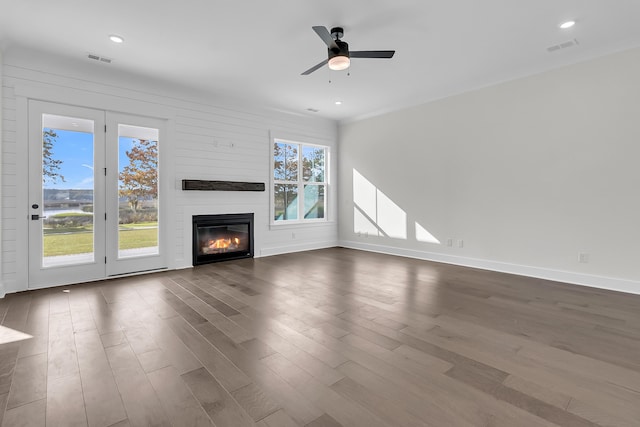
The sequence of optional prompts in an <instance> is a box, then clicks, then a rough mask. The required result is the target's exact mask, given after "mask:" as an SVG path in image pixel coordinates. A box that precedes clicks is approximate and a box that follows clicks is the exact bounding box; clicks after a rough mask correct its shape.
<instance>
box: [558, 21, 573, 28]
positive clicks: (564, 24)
mask: <svg viewBox="0 0 640 427" xmlns="http://www.w3.org/2000/svg"><path fill="white" fill-rule="evenodd" d="M574 25H576V21H566V22H563V23H562V24H560V28H562V29H563V30H566V29H567V28H571V27H573V26H574Z"/></svg>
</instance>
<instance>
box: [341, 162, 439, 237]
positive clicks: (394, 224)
mask: <svg viewBox="0 0 640 427" xmlns="http://www.w3.org/2000/svg"><path fill="white" fill-rule="evenodd" d="M353 203H354V205H355V206H354V208H353V232H354V233H357V234H364V235H366V236H383V237H391V238H394V239H402V240H407V228H408V227H407V213H406V212H405V211H404V210H403V209H402V208H401V207H400V206H398V205H397V204H396V203H394V202H393V200H391V199H390V198H389V197H388V196H387V195H386V194H384V193H383V192H382V191H380V190H379V189H378V188H377V187H376V186H375V185H373V184H372V183H371V181H369V180H368V179H367V178H365V177H364V176H363V175H362V174H361V173H360V172H358V171H357V170H356V169H353ZM415 226H416V240H417V241H418V242H425V243H436V244H440V241H439V240H438V239H436V238H435V237H434V236H433V235H432V234H431V233H429V232H428V231H427V230H426V229H425V228H424V227H423V226H421V225H420V224H418V223H417V222H416V223H415Z"/></svg>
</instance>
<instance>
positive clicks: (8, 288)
mask: <svg viewBox="0 0 640 427" xmlns="http://www.w3.org/2000/svg"><path fill="white" fill-rule="evenodd" d="M87 61H89V60H87ZM2 85H3V96H2V106H3V110H4V111H3V112H4V114H3V138H2V184H3V186H2V196H1V197H2V279H3V281H2V283H3V285H4V291H3V292H2V294H4V293H5V292H6V293H8V292H15V291H19V290H23V289H26V288H27V282H26V280H27V252H26V249H27V247H26V242H24V241H23V240H22V239H23V238H24V236H25V235H26V230H27V216H28V201H27V195H26V191H27V186H26V182H25V181H24V178H25V176H26V172H25V171H26V168H27V164H26V162H27V159H28V157H27V154H26V153H27V149H26V146H27V140H26V134H27V132H26V111H25V110H26V105H27V99H28V98H40V99H43V100H46V101H53V102H59V103H67V104H75V105H80V106H85V107H91V108H100V109H105V110H111V111H121V112H124V113H129V114H138V115H147V116H152V117H159V118H164V119H167V124H168V126H167V127H168V129H169V131H168V132H167V134H168V140H167V138H165V141H162V140H161V142H160V144H161V150H162V149H163V148H162V144H163V142H164V143H165V144H169V145H170V147H169V146H167V145H165V146H164V148H165V149H170V152H171V156H170V159H169V160H168V162H169V163H168V164H166V163H165V164H164V166H163V165H161V166H160V167H161V174H162V173H168V174H170V175H171V179H170V182H171V183H174V185H173V188H168V189H167V190H166V191H165V192H164V193H161V203H163V202H164V203H170V204H171V210H170V212H171V213H170V215H169V218H168V219H166V220H167V221H169V222H170V224H171V227H170V228H171V230H170V233H169V236H170V240H169V241H170V244H169V245H170V246H171V248H170V257H169V268H184V267H189V266H191V243H190V242H191V216H192V215H200V214H219V213H243V212H254V213H255V248H256V251H255V252H256V253H255V254H256V256H257V257H259V256H266V255H273V254H278V253H285V252H293V251H298V250H306V249H314V248H321V247H329V246H335V245H336V244H337V206H336V205H337V190H336V188H334V187H331V189H330V198H329V212H328V216H329V219H330V221H329V222H327V223H325V224H322V225H316V224H314V225H310V226H286V227H277V226H271V225H270V196H269V191H265V192H205V191H182V190H181V188H180V186H181V180H182V179H205V180H231V181H252V182H265V183H266V184H267V189H269V179H270V147H271V144H270V135H272V134H283V133H284V134H287V135H293V136H297V138H298V139H299V140H302V141H305V140H313V141H314V142H315V143H318V142H321V143H324V144H326V145H328V146H330V148H331V153H332V158H333V161H334V162H335V154H337V124H336V123H335V122H334V121H331V120H325V119H320V118H316V117H310V116H307V115H304V114H300V115H298V114H290V113H286V112H282V111H275V110H270V109H267V108H263V107H254V106H252V105H251V104H249V103H248V102H239V101H234V100H222V99H218V98H215V97H214V96H206V95H202V94H196V93H192V92H190V91H189V90H188V89H184V88H179V87H172V86H168V85H166V84H161V83H153V82H152V81H150V80H149V79H147V78H144V77H138V76H134V75H128V74H124V73H120V72H119V71H118V70H117V69H116V67H109V66H106V65H103V64H92V63H86V61H76V60H73V61H71V60H66V59H63V58H57V57H48V56H46V55H45V54H42V53H39V52H35V53H34V52H30V51H28V50H26V49H14V50H9V51H7V52H5V55H4V64H3V78H2ZM333 166H335V165H333ZM331 170H332V176H331V177H330V179H331V182H332V183H335V182H336V181H337V176H336V171H337V167H332V169H331ZM169 187H171V186H169Z"/></svg>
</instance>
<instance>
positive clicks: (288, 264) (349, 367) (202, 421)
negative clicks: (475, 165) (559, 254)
mask: <svg viewBox="0 0 640 427" xmlns="http://www.w3.org/2000/svg"><path fill="white" fill-rule="evenodd" d="M63 289H68V290H70V292H68V293H67V292H62V291H63ZM0 320H1V325H2V328H1V330H0V338H1V339H2V343H1V344H0V423H1V424H2V426H11V427H14V426H45V425H46V426H65V427H68V426H92V427H93V426H100V427H103V426H104V427H107V426H176V427H178V426H179V427H188V426H216V427H244V426H247V427H250V426H258V427H293V426H300V427H303V426H305V427H321V426H328V427H340V426H342V427H349V426H354V427H360V426H363V427H400V426H432V427H440V426H461V427H471V426H481V427H489V426H491V427H500V426H505V427H516V426H517V427H519V426H524V427H526V426H536V427H537V426H540V427H542V426H576V427H582V426H585V427H586V426H591V427H593V426H625V427H626V426H628V427H631V426H634V427H638V426H640V296H637V295H628V294H622V293H615V292H608V291H603V290H597V289H590V288H584V287H579V286H572V285H567V284H562V283H554V282H549V281H545V280H540V279H532V278H525V277H518V276H512V275H507V274H501V273H494V272H488V271H482V270H475V269H469V268H463V267H456V266H451V265H442V264H435V263H430V262H425V261H419V260H413V259H406V258H400V257H393V256H386V255H380V254H373V253H367V252H360V251H355V250H348V249H341V248H334V249H326V250H319V251H310V252H303V253H296V254H289V255H281V256H274V257H268V258H261V259H246V260H238V261H228V262H224V263H219V264H210V265H206V266H199V267H197V268H194V269H188V270H180V271H172V272H166V273H158V274H151V275H146V276H137V277H131V278H126V279H117V280H109V281H103V282H96V283H87V284H79V285H74V286H69V287H66V288H53V289H46V290H40V291H32V292H23V293H19V294H13V295H8V296H7V297H6V298H4V299H3V300H0Z"/></svg>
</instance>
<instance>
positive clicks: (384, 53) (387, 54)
mask: <svg viewBox="0 0 640 427" xmlns="http://www.w3.org/2000/svg"><path fill="white" fill-rule="evenodd" d="M394 53H396V51H395V50H357V51H351V52H349V56H350V57H352V58H393V54H394Z"/></svg>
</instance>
